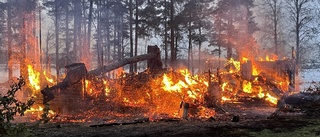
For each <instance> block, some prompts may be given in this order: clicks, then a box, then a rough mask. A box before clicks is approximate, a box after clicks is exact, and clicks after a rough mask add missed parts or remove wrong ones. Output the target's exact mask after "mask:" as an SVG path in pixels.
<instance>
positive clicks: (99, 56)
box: [96, 0, 103, 67]
mask: <svg viewBox="0 0 320 137" xmlns="http://www.w3.org/2000/svg"><path fill="white" fill-rule="evenodd" d="M97 7H98V9H101V0H99V1H97ZM97 14H98V15H97V35H98V36H97V44H96V51H97V52H96V54H97V63H98V66H99V67H101V66H103V63H102V62H103V48H101V37H102V36H101V25H102V24H101V10H99V11H98V13H97Z"/></svg>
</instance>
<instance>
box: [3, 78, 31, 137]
mask: <svg viewBox="0 0 320 137" xmlns="http://www.w3.org/2000/svg"><path fill="white" fill-rule="evenodd" d="M18 80H19V81H18V83H14V84H12V85H11V86H10V89H9V90H8V91H7V93H6V94H5V95H1V94H0V135H1V136H8V137H11V136H32V134H31V130H30V129H28V128H27V126H26V125H25V124H13V123H12V121H13V120H14V116H15V115H17V114H19V115H20V116H23V115H24V112H25V111H26V110H27V109H30V107H31V106H32V105H33V103H34V101H33V100H32V98H31V99H29V100H27V102H21V101H19V100H17V99H16V97H15V94H16V92H17V91H19V90H21V88H22V86H24V85H25V81H24V79H23V78H22V77H20V78H19V79H18Z"/></svg>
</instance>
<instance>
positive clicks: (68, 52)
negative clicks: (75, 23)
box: [65, 4, 70, 56]
mask: <svg viewBox="0 0 320 137" xmlns="http://www.w3.org/2000/svg"><path fill="white" fill-rule="evenodd" d="M65 6H66V7H65V8H66V9H65V10H66V20H65V21H66V22H65V24H66V52H67V53H66V54H67V55H68V56H70V45H69V44H70V43H69V6H68V4H66V5H65Z"/></svg>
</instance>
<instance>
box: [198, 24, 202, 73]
mask: <svg viewBox="0 0 320 137" xmlns="http://www.w3.org/2000/svg"><path fill="white" fill-rule="evenodd" d="M201 35H202V33H201V26H199V56H198V57H199V66H198V67H199V70H198V73H199V74H200V73H201V71H202V70H201V69H202V68H201V65H202V63H201V46H202V38H201Z"/></svg>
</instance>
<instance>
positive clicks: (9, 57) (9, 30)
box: [7, 2, 13, 79]
mask: <svg viewBox="0 0 320 137" xmlns="http://www.w3.org/2000/svg"><path fill="white" fill-rule="evenodd" d="M7 12H8V13H7V14H8V16H7V17H8V18H7V27H8V34H7V35H8V36H7V37H8V70H9V79H11V78H12V75H13V71H12V63H13V59H12V32H11V18H12V16H11V2H8V8H7Z"/></svg>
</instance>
